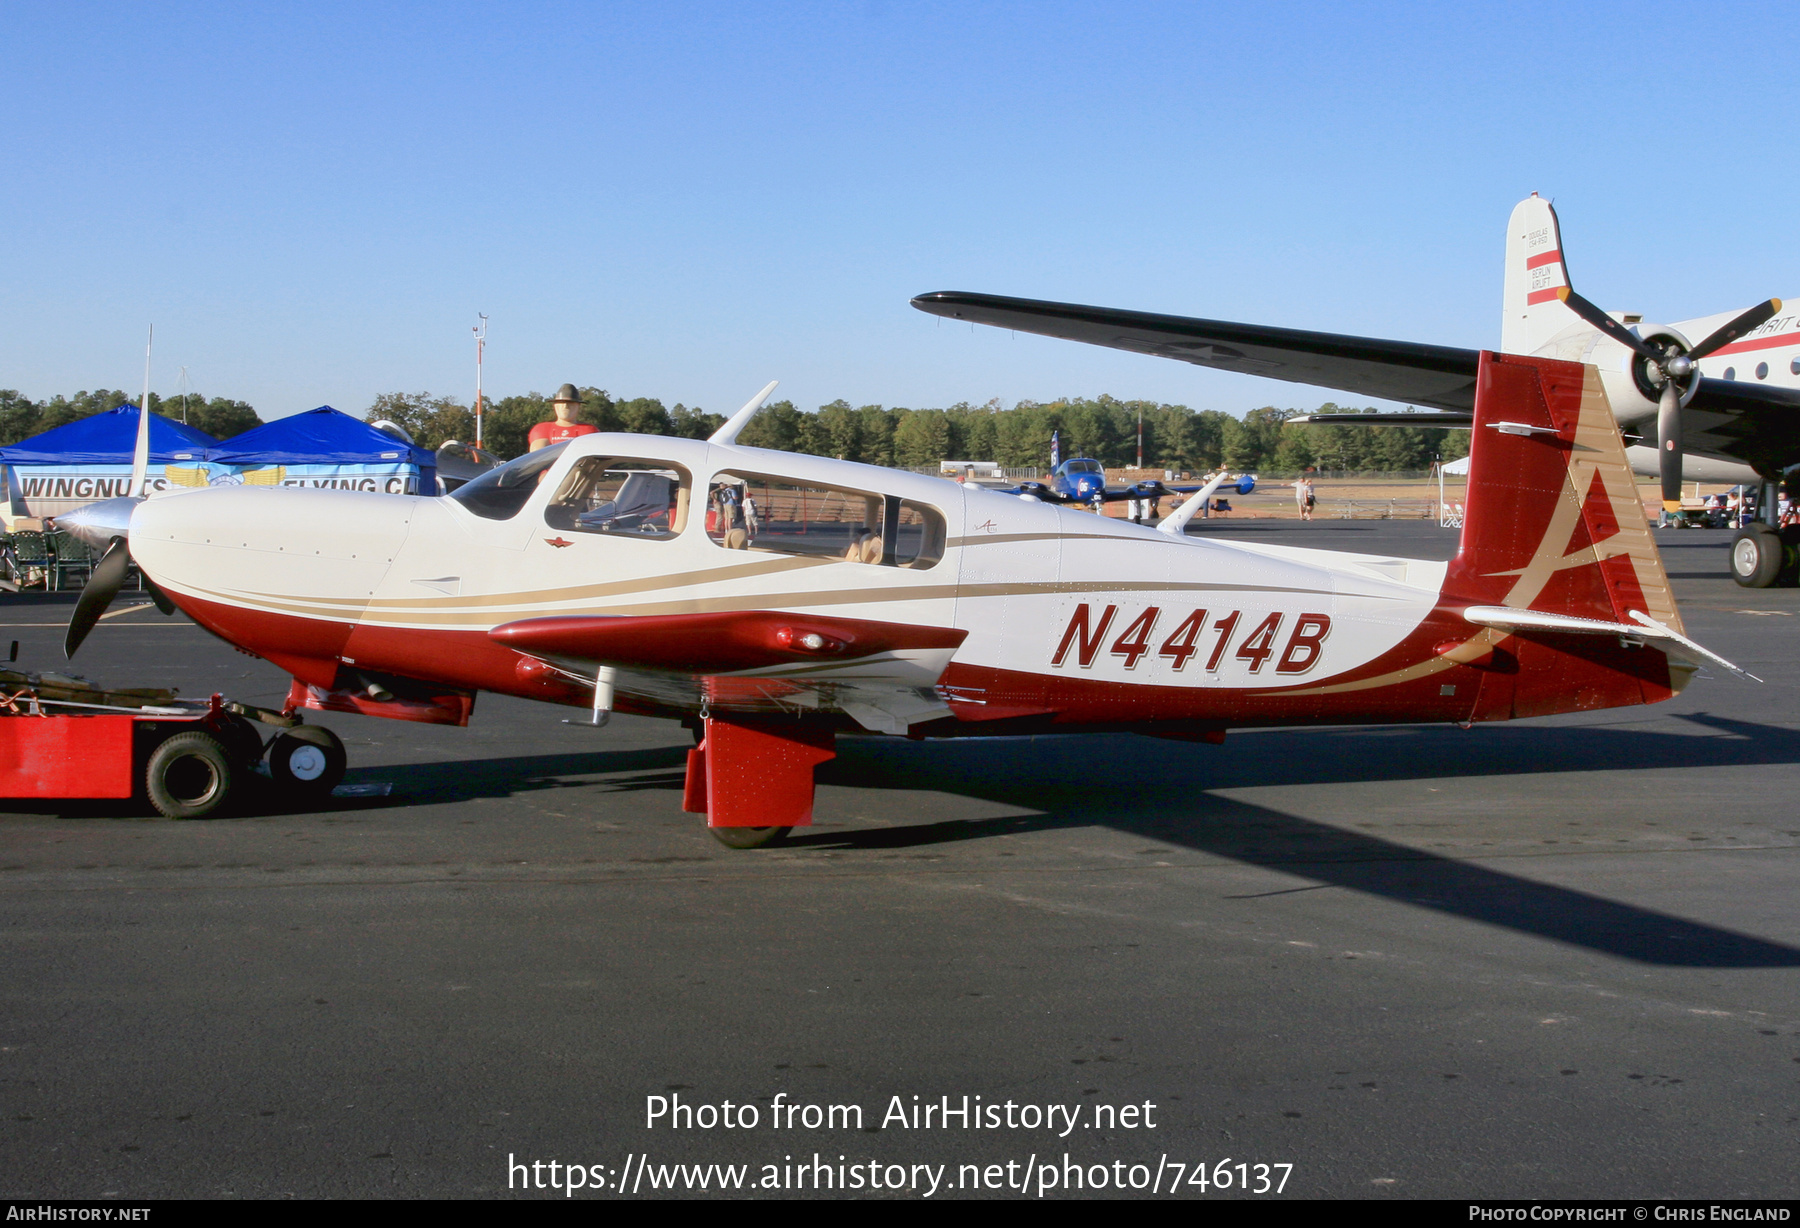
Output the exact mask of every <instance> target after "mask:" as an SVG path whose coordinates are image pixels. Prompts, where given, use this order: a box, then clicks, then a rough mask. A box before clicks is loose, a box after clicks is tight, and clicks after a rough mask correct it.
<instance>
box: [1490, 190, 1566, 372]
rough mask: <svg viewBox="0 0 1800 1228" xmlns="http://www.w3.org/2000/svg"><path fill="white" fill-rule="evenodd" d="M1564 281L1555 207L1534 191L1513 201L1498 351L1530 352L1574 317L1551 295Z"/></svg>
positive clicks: (1507, 229)
mask: <svg viewBox="0 0 1800 1228" xmlns="http://www.w3.org/2000/svg"><path fill="white" fill-rule="evenodd" d="M1568 284H1569V270H1568V268H1567V266H1566V265H1565V264H1564V263H1563V254H1562V233H1561V231H1560V229H1559V228H1558V226H1557V222H1556V210H1555V209H1553V208H1552V207H1551V205H1550V202H1549V201H1547V200H1545V199H1543V198H1542V197H1540V196H1539V195H1538V194H1537V193H1536V192H1533V193H1532V194H1531V195H1530V196H1528V197H1526V198H1525V199H1524V200H1522V201H1520V202H1519V203H1518V205H1517V207H1515V208H1514V209H1513V211H1512V218H1511V219H1510V220H1509V221H1508V222H1507V224H1506V289H1505V293H1504V296H1503V299H1502V310H1501V322H1500V349H1501V351H1502V352H1503V353H1507V354H1535V353H1536V352H1537V351H1538V350H1539V349H1541V348H1542V347H1543V345H1544V343H1545V342H1547V341H1549V340H1550V338H1552V337H1554V336H1555V335H1556V334H1557V333H1560V332H1562V331H1563V330H1564V329H1566V328H1568V327H1569V326H1570V325H1571V324H1574V323H1576V322H1577V321H1576V318H1575V316H1574V315H1573V314H1572V313H1571V312H1570V311H1569V309H1568V308H1567V307H1565V306H1563V304H1562V301H1561V300H1560V299H1558V298H1557V297H1556V292H1557V290H1559V289H1561V288H1562V287H1564V286H1566V285H1568Z"/></svg>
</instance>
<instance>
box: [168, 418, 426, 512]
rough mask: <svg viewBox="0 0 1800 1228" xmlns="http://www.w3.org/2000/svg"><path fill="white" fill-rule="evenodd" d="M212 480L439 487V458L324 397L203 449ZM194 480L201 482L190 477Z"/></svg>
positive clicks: (400, 490) (383, 488)
mask: <svg viewBox="0 0 1800 1228" xmlns="http://www.w3.org/2000/svg"><path fill="white" fill-rule="evenodd" d="M206 468H207V470H208V473H207V476H206V479H205V480H206V482H207V483H208V484H211V485H215V486H219V485H232V484H242V485H247V486H300V487H315V486H317V487H329V488H332V489H336V490H368V491H379V492H382V493H385V494H390V495H417V494H427V495H435V494H437V458H436V457H435V456H433V455H432V454H431V453H430V452H428V451H426V450H425V449H424V448H421V447H418V446H417V445H415V444H411V443H408V442H407V441H406V440H404V439H401V438H399V437H398V436H395V435H390V434H388V433H387V432H386V431H378V430H376V429H375V428H374V427H372V426H370V425H369V424H368V423H367V422H364V421H363V420H362V419H360V418H352V417H351V416H350V415H349V414H346V413H341V412H339V411H338V410H335V409H333V408H331V406H329V405H321V406H319V408H317V409H311V410H308V411H306V412H305V413H303V414H294V415H292V416H291V417H287V418H277V419H276V420H275V421H273V422H269V423H265V424H264V425H262V426H258V427H252V428H251V429H250V430H247V431H245V432H244V433H243V434H242V435H234V436H232V437H231V438H230V439H227V440H226V441H225V442H223V443H220V444H215V445H213V446H212V447H210V448H208V449H207V450H206ZM194 484H196V485H198V484H199V483H194Z"/></svg>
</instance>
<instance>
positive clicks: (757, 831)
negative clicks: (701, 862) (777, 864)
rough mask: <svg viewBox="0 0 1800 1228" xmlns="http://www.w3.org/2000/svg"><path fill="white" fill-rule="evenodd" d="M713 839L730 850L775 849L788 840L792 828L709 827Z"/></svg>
mask: <svg viewBox="0 0 1800 1228" xmlns="http://www.w3.org/2000/svg"><path fill="white" fill-rule="evenodd" d="M706 830H707V831H710V832H711V833H712V834H713V839H715V840H717V841H718V842H719V843H720V844H723V845H724V846H725V847H726V848H728V849H766V848H774V847H775V846H776V845H777V844H780V843H781V842H782V841H783V840H786V839H787V835H788V833H789V832H791V831H793V830H794V829H793V828H791V827H709V828H707V829H706Z"/></svg>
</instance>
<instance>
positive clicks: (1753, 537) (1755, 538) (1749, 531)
mask: <svg viewBox="0 0 1800 1228" xmlns="http://www.w3.org/2000/svg"><path fill="white" fill-rule="evenodd" d="M1784 562H1785V559H1784V558H1783V556H1782V549H1781V538H1780V537H1779V536H1778V535H1777V534H1776V532H1775V530H1774V529H1772V528H1770V527H1769V526H1768V525H1766V524H1752V525H1745V526H1744V527H1743V528H1741V529H1739V530H1738V531H1737V535H1736V536H1735V537H1733V538H1732V539H1731V578H1732V579H1733V580H1736V581H1737V582H1738V583H1739V584H1741V585H1743V586H1744V587H1745V588H1768V587H1769V586H1770V585H1771V584H1773V583H1775V581H1776V579H1777V578H1778V577H1779V576H1780V575H1781V570H1782V564H1783V563H1784Z"/></svg>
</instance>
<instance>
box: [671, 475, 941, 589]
mask: <svg viewBox="0 0 1800 1228" xmlns="http://www.w3.org/2000/svg"><path fill="white" fill-rule="evenodd" d="M706 535H707V536H708V537H709V538H711V539H712V540H713V541H714V542H715V543H717V544H718V545H720V546H723V547H725V548H726V549H728V550H767V551H772V552H774V553H777V554H810V555H816V556H818V557H820V558H828V559H841V560H843V561H846V562H851V563H864V564H869V565H878V566H886V567H910V568H917V569H924V568H927V567H930V566H932V565H933V564H934V563H936V562H937V561H938V560H939V559H941V558H943V557H944V517H943V515H942V514H941V513H940V512H939V511H938V510H937V509H936V508H934V507H929V506H927V505H925V504H923V503H914V502H912V501H911V500H907V499H900V498H896V497H895V496H893V495H879V494H872V493H870V492H868V491H861V490H844V489H842V488H839V487H832V486H815V485H810V484H807V483H801V482H794V481H791V480H789V479H786V478H776V477H769V476H766V475H763V474H755V473H721V474H719V475H717V476H716V477H715V478H714V479H713V481H712V484H711V486H710V488H709V490H708V492H707V499H706Z"/></svg>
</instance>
